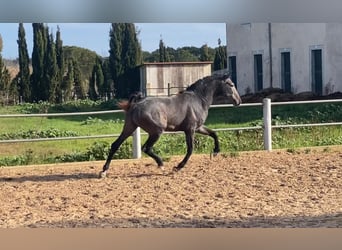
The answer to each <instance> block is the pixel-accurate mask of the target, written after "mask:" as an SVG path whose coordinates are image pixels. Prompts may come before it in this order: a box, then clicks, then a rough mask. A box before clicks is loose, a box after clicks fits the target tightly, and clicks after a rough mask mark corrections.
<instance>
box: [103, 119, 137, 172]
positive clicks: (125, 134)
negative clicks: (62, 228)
mask: <svg viewBox="0 0 342 250" xmlns="http://www.w3.org/2000/svg"><path fill="white" fill-rule="evenodd" d="M136 128H137V126H135V125H133V124H129V125H128V124H127V123H125V126H124V129H123V131H122V132H121V134H120V136H119V137H118V138H117V139H116V140H115V141H114V142H113V143H112V146H111V148H110V150H109V153H108V157H107V160H106V163H105V164H104V166H103V170H102V171H101V173H100V177H101V178H103V177H106V174H107V171H108V169H109V165H110V162H111V161H112V158H113V156H114V154H115V152H116V151H117V150H118V149H119V147H120V146H121V144H122V143H123V142H124V141H125V140H126V139H127V138H128V137H129V136H130V135H132V133H133V132H134V130H135V129H136Z"/></svg>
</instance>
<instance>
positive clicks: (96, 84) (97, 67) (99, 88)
mask: <svg viewBox="0 0 342 250" xmlns="http://www.w3.org/2000/svg"><path fill="white" fill-rule="evenodd" d="M103 94H105V89H104V75H103V70H102V65H101V59H100V58H99V57H98V58H96V60H95V64H94V67H93V71H92V74H91V78H90V81H89V96H90V99H92V100H97V99H98V98H99V96H100V95H103Z"/></svg>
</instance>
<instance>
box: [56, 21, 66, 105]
mask: <svg viewBox="0 0 342 250" xmlns="http://www.w3.org/2000/svg"><path fill="white" fill-rule="evenodd" d="M56 63H57V67H58V73H57V75H58V77H57V91H56V97H57V98H56V101H58V102H61V101H62V91H63V89H62V87H61V86H62V82H63V76H64V59H63V41H62V40H61V32H60V29H59V26H57V32H56Z"/></svg>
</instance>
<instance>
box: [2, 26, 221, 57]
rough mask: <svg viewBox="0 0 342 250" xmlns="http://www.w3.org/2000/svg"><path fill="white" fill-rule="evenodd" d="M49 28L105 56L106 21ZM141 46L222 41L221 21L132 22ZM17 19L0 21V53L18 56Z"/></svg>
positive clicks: (68, 43) (152, 47)
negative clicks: (161, 42)
mask: <svg viewBox="0 0 342 250" xmlns="http://www.w3.org/2000/svg"><path fill="white" fill-rule="evenodd" d="M47 25H48V27H49V29H50V32H53V34H54V35H55V34H56V31H57V26H59V28H60V31H61V38H62V40H63V45H65V46H79V47H82V48H87V49H89V50H92V51H95V52H96V53H97V54H99V55H100V56H108V50H109V30H110V27H111V24H109V23H59V24H57V23H48V24H47ZM135 25H136V28H137V30H138V31H139V35H138V39H139V40H140V43H141V46H142V50H143V51H149V52H152V51H154V50H156V49H158V48H159V40H160V39H163V42H164V44H165V46H167V47H172V48H174V49H177V48H179V47H184V46H195V47H201V46H202V45H204V44H207V45H208V46H209V47H212V48H215V47H217V46H218V39H219V38H220V39H221V44H222V45H225V44H226V24H225V23H136V24H135ZM18 26H19V25H18V23H0V35H1V37H2V40H3V49H2V57H3V58H6V59H16V58H17V57H18V45H17V39H18ZM24 28H25V33H26V43H27V47H28V53H29V55H31V54H32V46H33V38H32V36H33V35H32V24H31V23H25V24H24Z"/></svg>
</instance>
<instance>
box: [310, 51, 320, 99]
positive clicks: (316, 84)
mask: <svg viewBox="0 0 342 250" xmlns="http://www.w3.org/2000/svg"><path fill="white" fill-rule="evenodd" d="M322 54H323V53H322V48H321V46H313V47H312V48H311V50H310V57H311V85H312V91H313V92H314V93H315V94H317V95H322V94H323V62H322V61H323V60H322Z"/></svg>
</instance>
